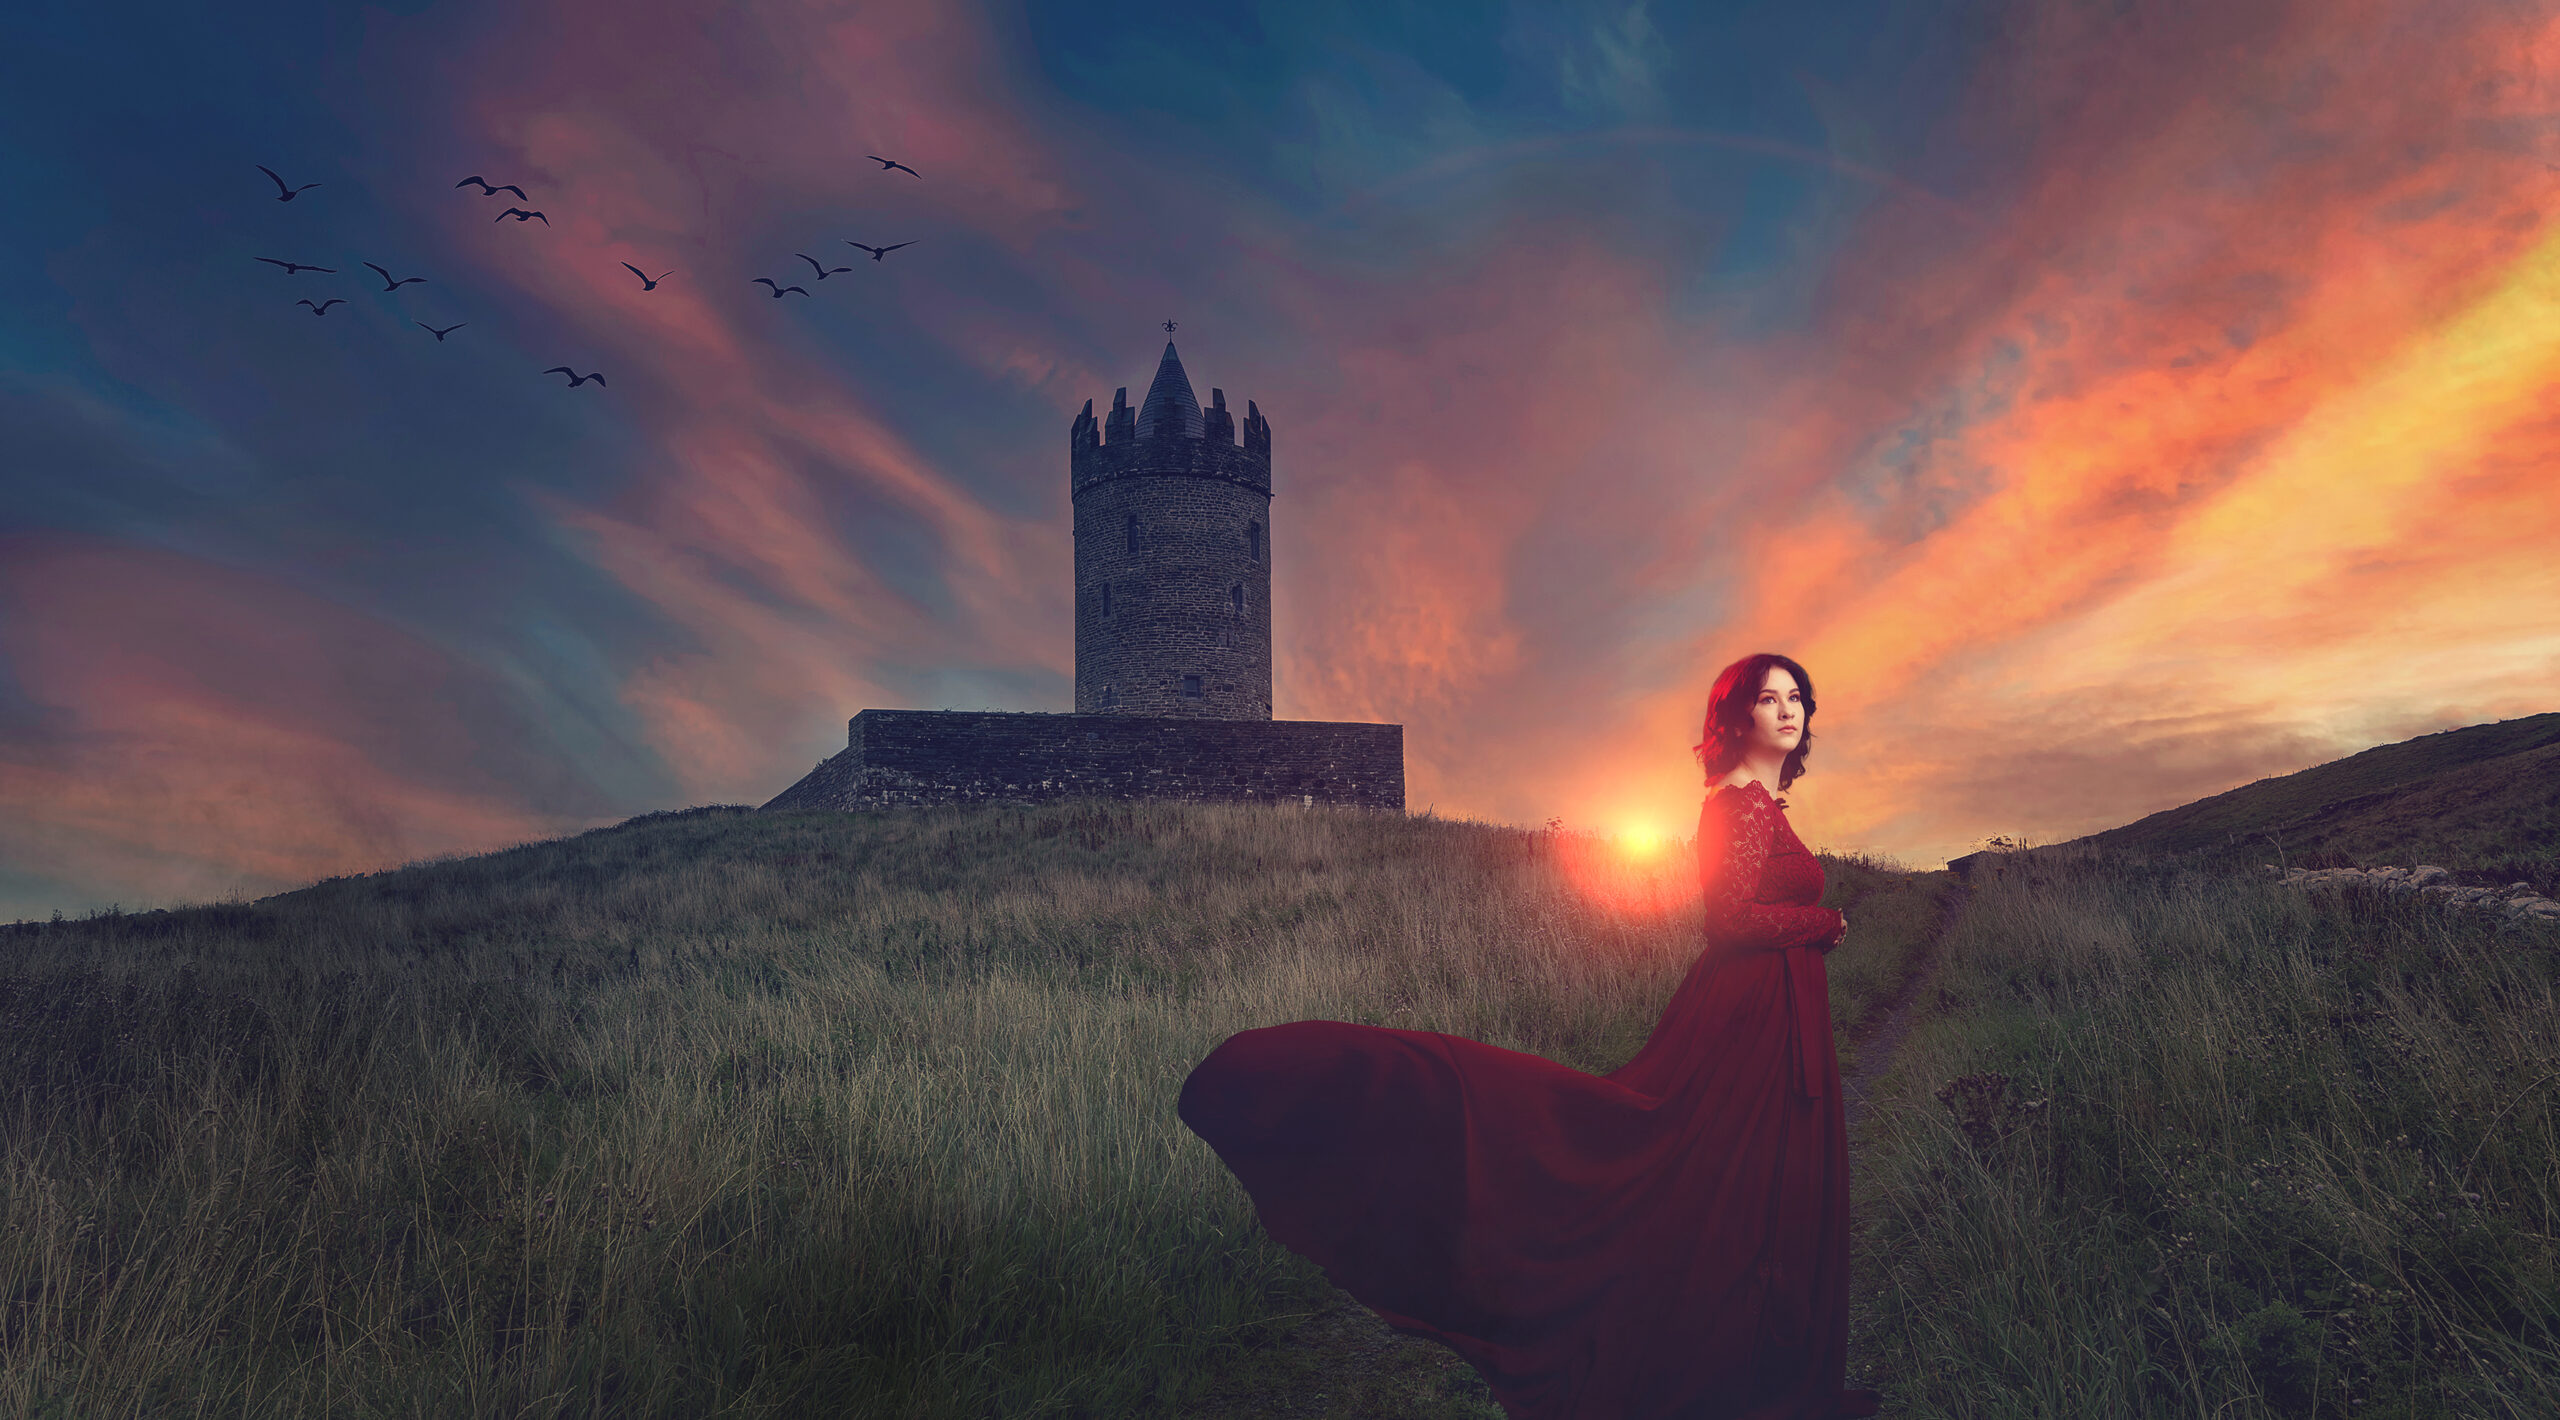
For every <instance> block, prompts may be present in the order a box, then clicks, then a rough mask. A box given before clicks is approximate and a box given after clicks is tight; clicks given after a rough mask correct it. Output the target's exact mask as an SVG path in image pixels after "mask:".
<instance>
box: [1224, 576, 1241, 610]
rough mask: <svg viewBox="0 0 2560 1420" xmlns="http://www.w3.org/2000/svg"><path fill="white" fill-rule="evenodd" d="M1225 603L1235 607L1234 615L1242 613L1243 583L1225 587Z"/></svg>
mask: <svg viewBox="0 0 2560 1420" xmlns="http://www.w3.org/2000/svg"><path fill="white" fill-rule="evenodd" d="M1227 604H1228V605H1229V606H1231V607H1233V608H1234V609H1235V613H1236V615H1238V616H1242V615H1244V584H1243V583H1241V582H1239V583H1237V584H1236V585H1235V586H1232V587H1229V588H1227Z"/></svg>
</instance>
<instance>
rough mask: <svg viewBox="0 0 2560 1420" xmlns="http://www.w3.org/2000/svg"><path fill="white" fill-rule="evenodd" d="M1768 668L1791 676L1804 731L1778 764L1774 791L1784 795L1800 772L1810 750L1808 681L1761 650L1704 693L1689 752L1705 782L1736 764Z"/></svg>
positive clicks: (1791, 665) (1793, 666)
mask: <svg viewBox="0 0 2560 1420" xmlns="http://www.w3.org/2000/svg"><path fill="white" fill-rule="evenodd" d="M1773 666H1774V667H1777V668H1779V669H1781V670H1784V671H1785V672H1786V673H1787V674H1789V675H1791V676H1794V677H1795V678H1796V688H1797V689H1799V690H1801V691H1803V692H1804V732H1803V733H1802V734H1799V735H1797V736H1796V747H1795V748H1794V749H1791V750H1789V751H1787V758H1786V762H1785V763H1784V764H1782V765H1781V766H1779V769H1778V789H1779V791H1780V792H1781V793H1783V792H1785V790H1786V787H1787V786H1788V785H1789V784H1792V783H1794V782H1796V776H1797V775H1799V774H1802V773H1804V757H1805V752H1806V751H1808V750H1810V749H1812V748H1813V677H1811V676H1809V675H1806V674H1805V673H1804V667H1802V666H1800V665H1797V664H1796V663H1795V662H1794V661H1792V660H1790V659H1788V658H1787V657H1785V656H1781V655H1777V654H1774V653H1772V652H1769V651H1763V652H1761V653H1760V654H1758V655H1756V656H1745V657H1743V658H1742V659H1741V660H1738V661H1736V662H1734V663H1733V664H1732V665H1729V666H1727V667H1725V668H1724V673H1723V674H1722V675H1719V676H1717V677H1716V687H1715V689H1713V690H1711V691H1709V692H1707V718H1706V723H1705V724H1704V725H1703V726H1701V727H1700V729H1699V733H1698V743H1696V744H1694V745H1691V746H1690V747H1689V748H1690V750H1691V752H1693V753H1695V754H1696V755H1697V756H1698V762H1699V763H1700V764H1701V765H1703V766H1705V767H1706V771H1707V783H1708V784H1710V785H1713V784H1714V783H1715V782H1716V781H1717V780H1719V779H1722V778H1723V777H1724V776H1726V775H1728V774H1730V773H1732V772H1733V767H1734V766H1735V765H1737V764H1740V763H1741V762H1742V749H1743V746H1744V745H1746V744H1748V743H1749V742H1750V739H1751V707H1752V706H1753V705H1755V704H1758V703H1759V700H1760V691H1761V688H1762V687H1763V686H1766V685H1767V684H1768V683H1769V670H1770V668H1771V667H1773Z"/></svg>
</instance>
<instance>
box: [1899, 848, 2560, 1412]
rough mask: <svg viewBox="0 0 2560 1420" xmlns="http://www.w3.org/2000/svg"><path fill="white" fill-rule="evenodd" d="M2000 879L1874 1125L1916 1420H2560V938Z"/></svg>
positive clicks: (2118, 872) (2315, 908) (2233, 881)
mask: <svg viewBox="0 0 2560 1420" xmlns="http://www.w3.org/2000/svg"><path fill="white" fill-rule="evenodd" d="M1977 877H1978V878H1979V879H1980V880H1981V881H1980V884H1979V886H1978V887H1977V889H1976V891H1975V895H1974V898H1973V900H1972V902H1971V904H1970V907H1969V910H1968V912H1967V915H1966V916H1965V918H1964V919H1963V921H1962V922H1961V923H1960V924H1959V925H1958V927H1957V929H1956V931H1955V932H1954V934H1953V937H1952V940H1951V941H1950V942H1949V943H1948V956H1947V960H1946V965H1945V967H1944V969H1943V972H1942V974H1941V976H1940V977H1939V979H1938V991H1939V1000H1938V1002H1937V1003H1936V1004H1937V1005H1938V1007H1939V1008H1940V1013H1939V1014H1938V1015H1937V1016H1936V1017H1935V1018H1933V1019H1931V1020H1929V1021H1928V1022H1926V1023H1925V1024H1923V1025H1922V1026H1920V1027H1919V1028H1917V1029H1915V1030H1914V1031H1913V1033H1912V1034H1911V1036H1910V1038H1909V1039H1908V1040H1907V1041H1905V1042H1904V1044H1903V1045H1902V1047H1901V1049H1900V1052H1899V1054H1898V1058H1897V1062H1896V1065H1895V1067H1894V1069H1893V1071H1892V1073H1891V1076H1890V1077H1889V1078H1888V1080H1887V1081H1886V1082H1885V1085H1884V1088H1883V1089H1882V1090H1881V1091H1880V1092H1879V1098H1878V1100H1877V1101H1876V1114H1875V1117H1874V1118H1873V1120H1872V1122H1871V1124H1870V1125H1869V1126H1868V1127H1867V1128H1865V1129H1862V1131H1861V1135H1862V1137H1861V1140H1860V1145H1861V1148H1862V1155H1861V1168H1860V1169H1859V1171H1858V1173H1857V1175H1856V1182H1857V1188H1858V1195H1859V1196H1858V1203H1857V1207H1858V1211H1859V1212H1860V1214H1861V1215H1862V1216H1863V1217H1864V1218H1865V1219H1866V1220H1867V1227H1866V1229H1865V1232H1864V1235H1863V1239H1862V1249H1863V1251H1862V1256H1861V1258H1860V1267H1861V1272H1862V1275H1864V1276H1867V1277H1870V1278H1873V1279H1877V1283H1878V1285H1877V1287H1876V1290H1875V1294H1874V1295H1873V1296H1872V1297H1870V1298H1868V1299H1866V1302H1865V1306H1866V1307H1867V1309H1868V1314H1869V1315H1871V1316H1872V1318H1873V1322H1872V1326H1873V1330H1872V1332H1871V1334H1870V1335H1869V1337H1868V1343H1869V1345H1870V1347H1871V1348H1872V1350H1873V1352H1874V1354H1875V1355H1876V1356H1877V1357H1878V1366H1879V1369H1880V1371H1881V1372H1882V1373H1883V1374H1884V1375H1885V1376H1886V1377H1887V1379H1888V1382H1889V1386H1890V1392H1889V1393H1890V1394H1891V1395H1892V1397H1893V1399H1894V1401H1895V1402H1896V1403H1897V1407H1898V1408H1897V1412H1896V1413H1898V1414H1903V1415H1909V1416H1914V1417H1922V1416H1929V1417H1934V1416H1961V1417H1968V1420H1975V1418H1977V1417H1978V1418H1979V1420H1991V1417H2001V1416H2021V1417H2023V1416H2051V1415H2071V1416H2074V1417H2100V1416H2126V1417H2132V1416H2164V1417H2165V1416H2213V1417H2222V1416H2231V1417H2249V1416H2348V1415H2355V1416H2367V1417H2411V1418H2412V1420H2414V1418H2415V1417H2442V1416H2466V1417H2467V1416H2516V1417H2547V1416H2551V1415H2560V1243H2556V1242H2555V1240H2554V1239H2555V1235H2560V1217H2555V1213H2556V1212H2560V1103H2555V1091H2560V1004H2555V998H2554V981H2555V975H2560V933H2555V932H2554V931H2553V930H2552V929H2550V928H2548V927H2540V926H2523V925H2516V924H2497V923H2492V922H2485V921H2483V920H2481V919H2479V918H2476V917H2458V916H2454V915H2452V914H2448V913H2445V912H2442V911H2440V910H2438V909H2436V908H2435V907H2434V906H2433V905H2432V904H2428V903H2424V902H2418V901H2409V900H2405V899H2397V900H2395V899H2392V898H2390V897H2388V896H2386V895H2382V894H2365V893H2361V892H2359V893H2356V894H2352V895H2350V896H2348V897H2346V898H2344V899H2320V898H2314V897H2311V896H2309V895H2307V894H2299V893H2294V892H2290V891H2288V890H2286V889H2283V888H2280V887H2276V886H2273V885H2269V884H2265V883H2263V882H2259V881H2255V880H2252V879H2248V878H2242V877H2233V876H2208V875H2202V874H2198V873H2195V872H2192V871H2185V870H2177V869H2167V868H2153V867H2150V866H2147V865H2144V864H2142V863H2139V862H2129V861H2124V860H2114V861H2110V860H2105V859H2094V858H2086V857H2084V858H2082V859H2080V860H2078V861H2076V862H2075V861H2055V860H2045V861H2041V862H2039V863H2038V864H2037V866H2036V867H2035V868H2034V869H2032V870H2029V871H2014V870H2013V871H2011V872H2008V873H1992V874H1987V875H1986V874H1977Z"/></svg>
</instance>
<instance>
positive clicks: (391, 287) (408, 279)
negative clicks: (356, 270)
mask: <svg viewBox="0 0 2560 1420" xmlns="http://www.w3.org/2000/svg"><path fill="white" fill-rule="evenodd" d="M365 265H367V266H373V263H372V262H369V261H368V262H366V263H365ZM373 269H374V270H375V271H377V272H381V275H382V289H383V290H385V291H397V290H399V289H400V288H401V287H403V286H407V285H410V284H412V283H414V282H420V281H424V280H426V279H427V278H425V277H423V276H403V277H401V278H400V279H399V280H397V281H394V280H392V279H391V273H390V272H388V271H383V270H382V268H381V267H379V266H373Z"/></svg>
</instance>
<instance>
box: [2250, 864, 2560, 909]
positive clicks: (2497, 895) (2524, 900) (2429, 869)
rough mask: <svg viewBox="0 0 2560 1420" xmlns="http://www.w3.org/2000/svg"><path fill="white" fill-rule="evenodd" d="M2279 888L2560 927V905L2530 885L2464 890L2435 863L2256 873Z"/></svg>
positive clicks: (2266, 868) (2272, 866)
mask: <svg viewBox="0 0 2560 1420" xmlns="http://www.w3.org/2000/svg"><path fill="white" fill-rule="evenodd" d="M2258 871H2259V872H2261V873H2263V874H2265V875H2266V876H2267V877H2269V878H2272V879H2274V880H2275V881H2277V882H2280V883H2285V884H2288V885H2290V886H2293V887H2300V888H2344V887H2348V886H2351V885H2361V886H2364V887H2369V888H2378V889H2380V890H2382V891H2384V892H2388V893H2392V894H2395V895H2397V894H2400V893H2415V894H2416V895H2417V896H2419V897H2422V898H2428V899H2431V900H2434V901H2438V902H2441V903H2443V904H2444V905H2445V906H2446V907H2448V908H2451V909H2453V910H2454V911H2456V912H2479V913H2486V914H2490V915H2494V916H2500V917H2506V918H2510V919H2513V920H2516V921H2525V922H2560V902H2553V901H2552V900H2551V899H2550V898H2547V897H2544V896H2543V895H2541V894H2540V893H2537V892H2535V891H2534V890H2533V884H2531V883H2509V884H2507V885H2506V886H2505V887H2502V888H2482V887H2462V886H2459V885H2457V884H2455V883H2454V882H2452V881H2451V879H2452V877H2453V873H2452V872H2451V870H2449V869H2445V868H2439V867H2437V866H2435V865H2434V864H2432V863H2421V864H2419V865H2418V866H2416V867H2414V868H2327V869H2316V870H2315V869H2310V868H2294V869H2291V870H2287V869H2284V868H2280V867H2278V866H2277V865H2275V864H2273V863H2269V864H2267V865H2265V866H2264V867H2262V868H2260V869H2259V870H2258Z"/></svg>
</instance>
